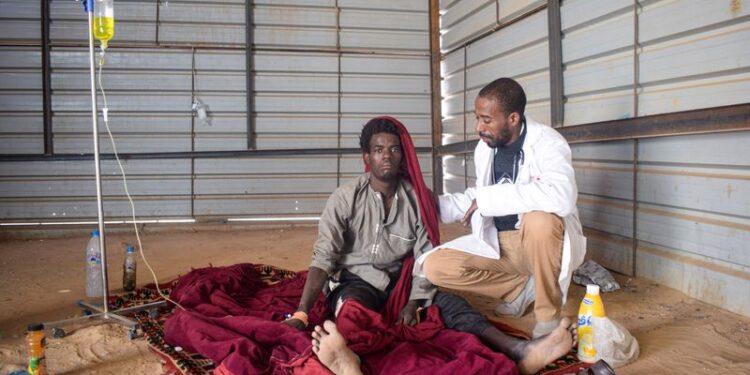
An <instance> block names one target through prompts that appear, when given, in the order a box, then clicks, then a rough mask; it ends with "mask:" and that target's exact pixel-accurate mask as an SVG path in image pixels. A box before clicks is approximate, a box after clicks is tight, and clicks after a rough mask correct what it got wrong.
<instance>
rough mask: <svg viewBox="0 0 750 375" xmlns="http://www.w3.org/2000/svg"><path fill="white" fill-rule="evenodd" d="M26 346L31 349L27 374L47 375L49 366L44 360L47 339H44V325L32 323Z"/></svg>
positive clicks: (29, 327)
mask: <svg viewBox="0 0 750 375" xmlns="http://www.w3.org/2000/svg"><path fill="white" fill-rule="evenodd" d="M27 329H28V331H29V332H28V333H27V334H26V344H27V345H28V348H29V367H28V368H27V369H26V372H28V373H29V375H47V366H46V363H45V359H44V347H45V346H47V339H46V338H45V337H44V325H43V324H39V323H32V324H29V326H28V328H27Z"/></svg>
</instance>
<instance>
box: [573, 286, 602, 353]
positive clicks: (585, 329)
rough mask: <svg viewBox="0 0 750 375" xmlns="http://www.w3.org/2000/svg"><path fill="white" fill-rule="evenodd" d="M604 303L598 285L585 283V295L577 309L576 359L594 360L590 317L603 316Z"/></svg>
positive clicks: (593, 333)
mask: <svg viewBox="0 0 750 375" xmlns="http://www.w3.org/2000/svg"><path fill="white" fill-rule="evenodd" d="M604 316H605V313H604V303H603V302H602V298H601V297H600V296H599V285H595V284H589V285H586V295H585V296H584V297H583V301H581V307H580V308H579V309H578V359H580V360H581V361H582V362H587V363H594V362H596V348H595V347H594V335H595V334H596V332H594V327H593V325H592V317H599V318H603V317H604Z"/></svg>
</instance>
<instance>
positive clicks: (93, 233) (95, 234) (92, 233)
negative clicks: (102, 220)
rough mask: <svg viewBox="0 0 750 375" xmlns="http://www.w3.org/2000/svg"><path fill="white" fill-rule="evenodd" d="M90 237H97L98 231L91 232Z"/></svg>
mask: <svg viewBox="0 0 750 375" xmlns="http://www.w3.org/2000/svg"><path fill="white" fill-rule="evenodd" d="M91 237H99V229H94V230H92V231H91Z"/></svg>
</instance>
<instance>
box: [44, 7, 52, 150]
mask: <svg viewBox="0 0 750 375" xmlns="http://www.w3.org/2000/svg"><path fill="white" fill-rule="evenodd" d="M41 13H42V17H41V18H42V22H41V27H42V30H41V35H42V51H41V52H42V121H43V129H44V154H45V155H52V154H54V153H55V149H54V142H53V139H52V137H53V134H52V93H51V90H50V81H51V80H52V73H51V71H50V63H49V60H50V46H49V0H41Z"/></svg>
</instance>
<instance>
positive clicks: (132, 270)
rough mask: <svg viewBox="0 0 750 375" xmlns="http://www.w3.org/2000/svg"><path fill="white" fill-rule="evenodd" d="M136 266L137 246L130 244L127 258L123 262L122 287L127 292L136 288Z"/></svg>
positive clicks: (126, 254) (126, 251) (126, 252)
mask: <svg viewBox="0 0 750 375" xmlns="http://www.w3.org/2000/svg"><path fill="white" fill-rule="evenodd" d="M136 267H137V263H136V257H135V248H134V247H133V246H128V247H127V249H126V250H125V260H124V261H123V263H122V289H123V290H125V291H126V292H132V291H134V290H135V276H136Z"/></svg>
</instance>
